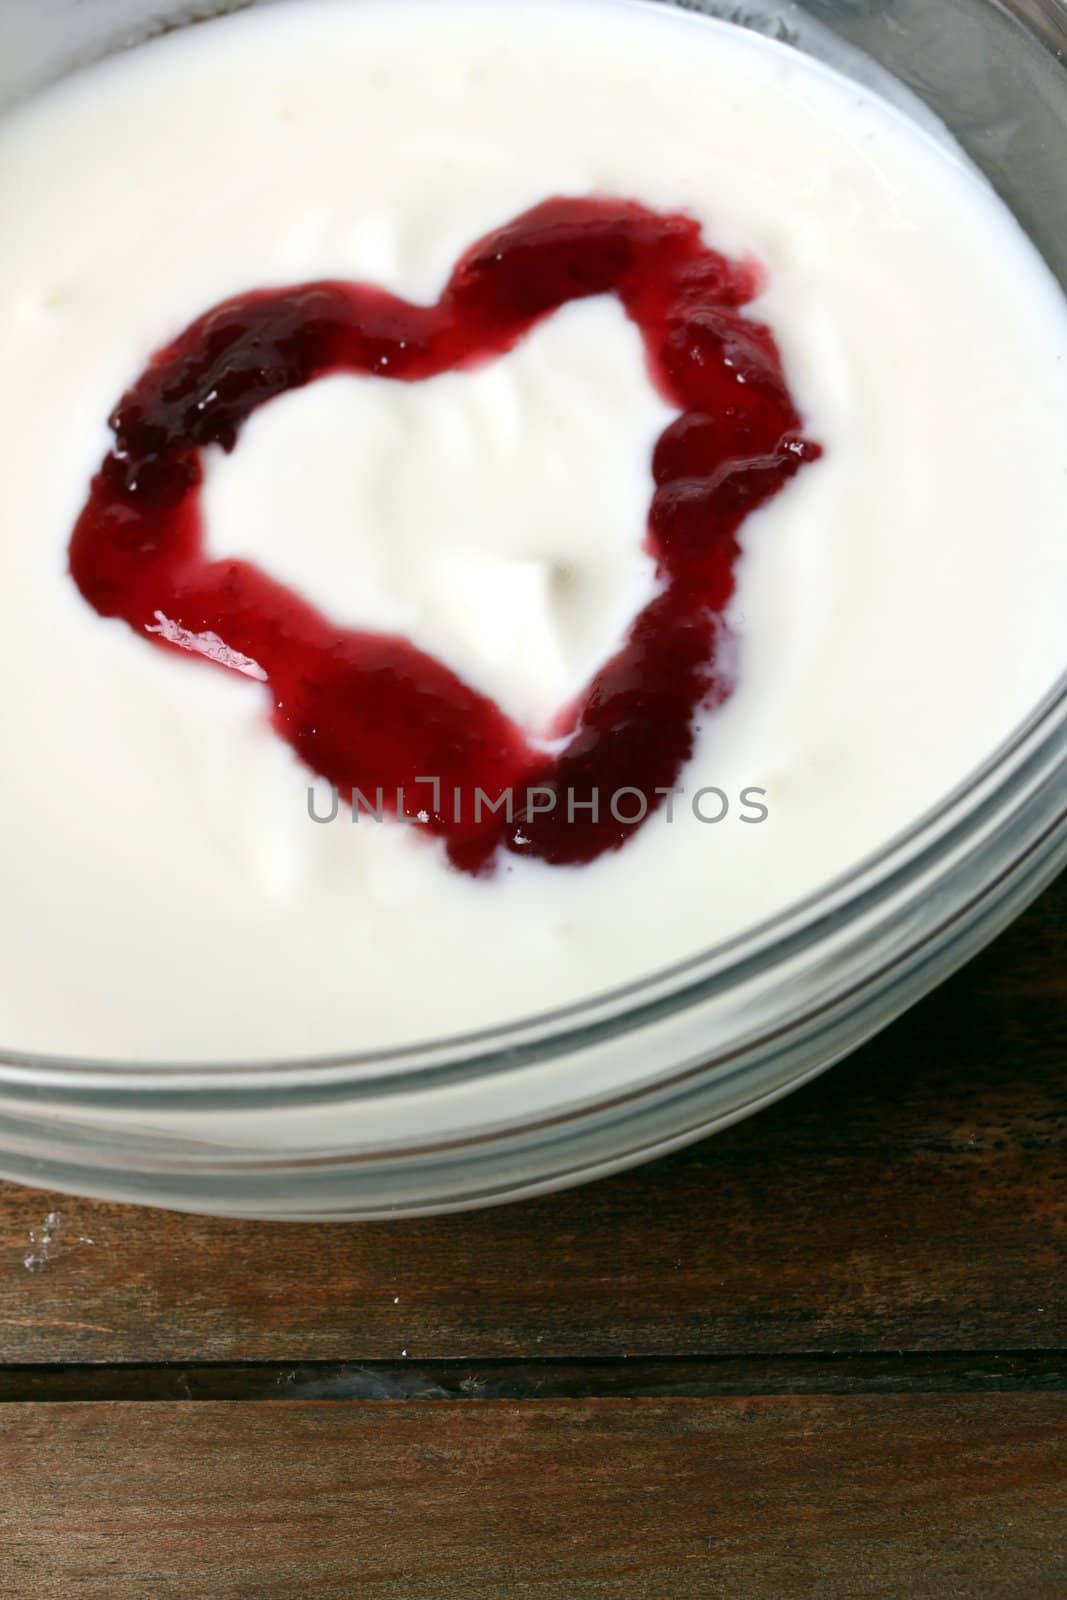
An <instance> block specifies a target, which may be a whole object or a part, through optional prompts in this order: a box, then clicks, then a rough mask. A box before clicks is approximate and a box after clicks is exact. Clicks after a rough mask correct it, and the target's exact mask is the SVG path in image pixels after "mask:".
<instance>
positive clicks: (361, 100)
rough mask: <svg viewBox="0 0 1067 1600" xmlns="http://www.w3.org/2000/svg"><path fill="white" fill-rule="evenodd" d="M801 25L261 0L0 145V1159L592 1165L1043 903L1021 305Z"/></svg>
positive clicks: (792, 1077)
mask: <svg viewBox="0 0 1067 1600" xmlns="http://www.w3.org/2000/svg"><path fill="white" fill-rule="evenodd" d="M56 9H57V14H58V13H59V12H60V11H62V9H63V8H62V7H57V8H56ZM141 9H142V10H143V9H144V8H141ZM972 9H975V8H972ZM977 9H978V10H979V11H981V12H982V13H983V14H984V11H985V8H984V7H978V8H977ZM137 10H138V8H137V7H133V6H131V7H130V8H129V11H130V13H131V16H130V17H129V19H128V20H129V21H133V20H134V17H133V15H132V13H135V12H136V11H137ZM178 20H180V13H179V16H178ZM1002 20H1003V19H1002ZM989 25H990V26H991V27H992V26H993V25H994V24H993V22H992V21H990V24H989ZM997 25H998V26H999V25H1000V24H997ZM1004 25H1005V26H1007V25H1008V24H1007V23H1004ZM26 26H27V27H28V29H29V32H28V34H27V41H28V42H26V43H25V45H24V49H25V59H26V63H27V65H26V79H27V82H32V78H33V70H34V69H33V62H34V60H37V59H39V60H40V61H41V62H42V63H43V62H46V61H47V60H48V59H49V58H48V56H47V53H45V54H42V55H40V56H39V57H35V56H34V48H35V47H34V46H33V39H34V38H37V37H39V25H38V24H32V23H27V24H26ZM15 27H16V32H15V35H14V38H15V40H16V43H17V42H18V39H19V34H18V31H17V29H18V22H17V16H16V23H15ZM35 27H36V28H38V33H35V31H34V29H35ZM805 27H806V28H807V31H806V32H804V31H803V30H802V37H801V38H800V39H799V40H798V41H796V43H800V44H802V45H805V46H807V47H808V48H809V49H810V48H814V49H816V50H820V49H821V51H822V53H824V54H828V55H829V56H830V57H831V58H832V60H833V69H831V67H828V66H827V65H825V64H823V63H821V62H818V61H816V60H814V59H812V57H811V56H810V55H808V54H806V53H805V51H804V49H798V48H795V47H794V46H793V45H791V44H788V43H784V42H781V41H775V40H768V39H767V38H765V37H763V36H761V35H758V34H755V33H752V32H751V31H747V30H744V29H742V28H739V27H737V26H735V25H732V24H729V23H727V22H724V21H720V20H717V19H712V18H709V17H705V16H695V15H692V14H689V13H682V12H680V11H678V10H677V9H676V8H674V7H671V6H664V5H653V4H649V3H647V0H646V3H627V0H581V3H580V4H577V5H575V4H569V5H563V4H562V3H560V4H557V3H555V0H550V3H549V4H538V5H536V6H534V5H533V4H530V3H524V0H517V3H515V4H509V5H490V4H488V3H484V0H460V3H457V4H455V5H450V6H449V7H447V8H443V7H441V6H439V5H430V4H426V3H424V0H402V3H400V4H395V3H394V4H389V5H386V4H384V3H382V0H282V3H279V4H277V5H273V4H265V5H261V6H256V7H254V8H252V10H251V11H247V12H245V11H242V12H241V13H240V14H239V15H235V16H233V17H227V18H223V19H220V20H217V21H212V22H210V23H205V24H203V25H201V26H197V27H190V28H185V29H178V30H176V31H173V32H171V33H169V34H168V36H167V37H166V38H164V39H161V40H156V41H153V42H150V43H146V44H142V45H141V46H139V47H138V48H136V49H133V50H130V51H123V52H121V53H118V54H114V55H111V56H110V57H109V58H108V59H107V60H105V61H103V62H101V63H98V64H96V65H93V66H89V67H86V68H84V70H82V71H80V72H78V73H76V74H74V75H73V76H69V77H65V78H64V79H63V81H61V82H59V83H57V84H54V85H51V86H49V87H47V88H42V89H41V90H40V92H38V93H35V94H30V95H28V96H26V97H25V98H24V99H23V101H22V102H21V103H20V104H19V105H16V106H14V107H13V108H12V109H11V110H10V111H9V112H8V113H7V115H6V118H5V119H4V121H3V123H2V125H0V202H2V203H3V204H4V206H5V208H11V209H12V210H13V211H14V214H15V215H16V217H17V225H16V226H15V228H14V229H13V231H12V237H11V245H10V248H9V249H8V250H7V251H6V252H5V260H4V263H3V265H2V267H0V342H2V345H3V348H4V350H5V354H6V356H7V361H6V363H5V367H6V370H8V371H10V372H14V373H17V374H18V382H17V384H12V385H11V386H10V387H9V388H8V391H7V393H6V395H5V396H2V397H0V406H2V407H5V408H6V417H5V424H6V433H7V437H8V439H9V440H10V441H11V442H12V447H11V450H10V454H9V460H8V464H7V469H6V471H5V475H4V480H3V483H2V484H0V508H2V511H3V517H2V525H3V527H4V529H5V533H4V536H3V539H2V541H0V562H2V563H3V570H4V577H5V585H4V587H5V593H6V596H7V600H6V604H7V608H8V620H7V625H6V627H5V630H4V635H3V650H4V652H5V657H6V668H7V670H6V672H5V675H4V676H5V681H6V682H7V683H8V686H9V690H8V694H9V700H8V706H7V720H8V728H9V744H10V748H11V749H12V750H13V751H16V752H18V758H17V759H15V760H13V761H12V763H11V771H10V772H9V774H8V775H7V778H6V781H5V785H4V791H3V802H2V803H3V808H4V822H5V837H6V839H7V840H8V847H7V849H6V850H5V852H4V854H3V858H2V869H0V870H2V875H3V888H4V903H5V906H6V907H7V908H8V912H9V915H8V919H7V922H6V931H5V934H4V945H3V950H2V960H0V975H2V976H0V1040H2V1042H3V1045H4V1048H5V1051H6V1057H5V1062H4V1065H3V1068H2V1070H0V1112H2V1114H3V1116H4V1119H5V1123H6V1127H7V1128H8V1129H9V1130H10V1131H9V1133H8V1134H7V1135H6V1136H5V1137H4V1138H3V1139H0V1144H3V1145H4V1147H5V1149H6V1150H8V1151H9V1152H10V1154H9V1155H7V1156H6V1158H5V1167H6V1170H9V1171H11V1172H14V1173H19V1174H23V1173H24V1172H25V1171H26V1170H27V1169H26V1165H25V1163H26V1162H29V1161H30V1160H32V1161H35V1162H38V1163H39V1162H40V1161H41V1160H46V1161H47V1160H52V1161H53V1162H54V1166H53V1167H51V1168H50V1169H49V1177H50V1178H51V1179H52V1181H56V1182H59V1183H64V1182H67V1183H70V1184H72V1185H73V1186H75V1187H82V1188H91V1189H94V1190H99V1191H100V1192H106V1193H119V1194H132V1195H144V1196H152V1197H155V1198H159V1199H162V1200H164V1201H167V1202H169V1203H175V1204H188V1205H203V1206H207V1207H210V1208H216V1209H238V1210H250V1211H253V1212H272V1213H274V1214H297V1213H302V1212H305V1211H309V1212H314V1213H315V1214H332V1213H337V1214H351V1213H355V1214H367V1213H370V1212H378V1211H388V1210H395V1209H397V1208H399V1207H412V1206H415V1207H429V1206H436V1205H450V1204H467V1203H476V1202H478V1201H479V1200H482V1199H486V1198H491V1197H495V1196H499V1195H501V1194H509V1193H514V1192H521V1191H525V1190H528V1189H530V1188H531V1187H535V1186H538V1185H541V1184H544V1183H552V1182H558V1181H563V1180H564V1179H569V1178H573V1177H576V1176H580V1175H586V1174H588V1173H589V1172H591V1171H593V1170H603V1169H605V1168H607V1167H608V1166H610V1165H612V1164H616V1163H618V1162H620V1161H624V1160H628V1159H635V1158H636V1157H637V1156H638V1155H639V1154H645V1153H651V1152H652V1151H653V1150H655V1149H659V1148H664V1147H666V1146H668V1145H669V1144H670V1143H672V1142H677V1141H678V1140H680V1139H683V1138H686V1137H692V1136H694V1135H695V1134H696V1133H697V1132H700V1131H703V1130H705V1129H706V1128H707V1127H709V1126H713V1125H715V1124H716V1123H718V1122H721V1121H722V1120H724V1119H725V1118H727V1117H729V1116H732V1115H736V1114H739V1113H740V1112H741V1111H742V1110H745V1109H749V1108H751V1106H753V1105H754V1104H756V1103H758V1102H759V1101H760V1100H761V1099H763V1098H766V1097H767V1096H769V1095H773V1094H776V1093H780V1092H782V1090H783V1089H784V1088H786V1087H788V1086H789V1084H790V1083H792V1082H796V1081H799V1080H800V1079H801V1078H802V1077H803V1076H805V1075H809V1074H810V1073H811V1072H812V1071H815V1070H818V1069H819V1068H820V1067H821V1066H824V1065H826V1064H827V1063H828V1062H829V1061H831V1060H832V1059H834V1058H835V1057H836V1056H837V1055H839V1054H840V1053H841V1052H842V1051H843V1050H844V1049H847V1048H849V1047H850V1046H851V1045H852V1044H854V1043H856V1042H858V1040H859V1039H860V1038H862V1037H864V1036H865V1035H866V1034H867V1033H869V1032H870V1031H872V1029H873V1028H874V1027H876V1026H878V1025H880V1024H881V1023H883V1022H884V1021H886V1020H888V1019H889V1017H890V1016H891V1015H893V1014H894V1012H895V1011H896V1010H899V1009H900V1007H901V1006H902V1005H903V1004H906V1003H907V1001H908V1000H909V999H912V998H914V997H915V995H917V994H918V993H919V992H921V991H922V989H923V988H924V987H928V986H929V985H930V983H932V982H934V981H936V979H937V977H938V976H939V975H940V974H941V973H942V972H943V971H945V970H948V968H949V967H950V966H951V965H952V964H954V963H957V962H958V961H959V960H961V959H963V958H964V957H965V956H966V954H967V953H968V951H969V950H970V949H972V948H974V947H976V945H977V943H978V942H980V940H981V939H982V938H985V937H988V936H989V934H990V933H991V932H992V931H995V928H996V927H997V926H999V924H1000V923H1001V922H1002V921H1003V920H1004V919H1005V917H1006V916H1007V915H1009V914H1010V912H1011V911H1012V910H1013V909H1015V908H1016V907H1017V906H1018V905H1019V904H1020V903H1022V901H1023V899H1024V898H1025V897H1026V896H1027V895H1028V894H1032V893H1033V892H1034V891H1035V889H1036V888H1037V887H1039V886H1040V883H1041V882H1043V881H1044V880H1045V879H1046V878H1047V877H1048V875H1049V874H1050V873H1051V872H1052V871H1053V870H1054V869H1055V865H1056V863H1057V860H1058V859H1059V855H1058V852H1059V851H1060V848H1061V843H1062V840H1061V835H1060V832H1059V814H1060V809H1061V800H1060V798H1059V791H1058V789H1057V784H1056V774H1057V772H1058V770H1059V766H1058V764H1059V762H1060V761H1061V759H1062V750H1061V747H1060V744H1059V742H1058V740H1059V738H1060V733H1061V731H1062V730H1061V722H1060V720H1059V719H1060V717H1061V707H1060V706H1059V702H1058V700H1057V698H1056V696H1057V684H1058V682H1059V680H1060V678H1061V676H1062V673H1063V670H1064V666H1065V659H1067V637H1065V629H1064V626H1063V617H1064V603H1065V600H1067V540H1065V538H1064V534H1063V528H1064V521H1065V519H1064V510H1065V508H1067V432H1065V430H1064V428H1063V419H1064V417H1065V415H1067V360H1065V359H1064V358H1065V354H1067V303H1065V301H1064V297H1063V294H1062V290H1061V289H1060V287H1059V284H1058V283H1057V281H1056V279H1055V276H1054V274H1053V272H1052V271H1051V270H1050V267H1049V265H1048V264H1047V263H1046V261H1045V260H1044V259H1042V255H1041V253H1040V252H1039V250H1038V248H1037V247H1036V245H1035V244H1034V243H1033V242H1031V239H1030V238H1029V237H1028V236H1027V231H1026V230H1025V229H1024V228H1023V227H1022V226H1020V223H1019V222H1018V221H1017V220H1016V219H1015V217H1014V216H1013V215H1012V212H1011V211H1010V210H1009V208H1008V206H1007V205H1006V204H1005V203H1004V202H1003V201H1002V200H1001V199H1000V198H998V196H997V194H996V192H995V191H994V189H993V188H992V187H991V186H990V185H989V184H988V183H987V182H986V181H985V179H984V178H983V176H982V175H981V173H980V172H979V170H978V169H977V168H976V167H975V166H974V165H973V163H972V162H971V161H970V160H969V159H968V156H967V154H965V152H964V151H963V150H962V149H961V147H960V145H959V144H958V143H957V142H956V141H955V139H954V138H953V137H952V135H951V134H950V132H949V131H948V129H947V128H946V127H945V126H944V124H943V123H942V122H941V121H939V120H938V118H937V117H936V116H933V115H931V114H930V112H929V111H928V110H927V109H926V108H925V107H923V106H922V105H921V104H919V103H918V102H917V101H915V100H914V99H913V98H912V96H911V95H910V94H909V93H908V92H907V91H906V90H905V89H904V88H902V87H900V85H899V84H897V83H895V82H894V81H893V80H892V79H888V78H885V77H884V76H882V75H880V74H879V73H878V71H877V69H876V68H874V67H873V66H872V65H871V63H870V62H869V61H864V60H861V59H859V58H855V57H853V56H850V55H849V54H848V52H847V51H843V50H842V48H841V47H840V45H839V44H834V42H833V41H832V39H830V38H829V36H827V35H824V34H823V33H822V32H821V31H820V29H819V28H818V27H817V26H815V25H810V26H808V25H807V24H805ZM31 36H32V37H31ZM1012 38H1013V39H1014V38H1015V35H1012ZM97 42H98V43H99V42H100V41H97ZM1016 45H1017V48H1018V49H1019V50H1020V51H1024V52H1032V60H1033V61H1034V63H1035V66H1034V70H1035V71H1037V70H1038V66H1037V65H1036V63H1039V64H1040V68H1041V70H1042V71H1044V70H1048V71H1049V72H1052V71H1053V70H1054V64H1053V63H1052V62H1051V60H1050V59H1048V58H1046V57H1045V56H1044V55H1043V54H1042V53H1041V51H1040V48H1039V46H1038V45H1037V44H1036V43H1035V41H1033V40H1032V39H1030V38H1028V37H1027V36H1026V35H1024V34H1022V33H1021V32H1020V33H1019V35H1018V39H1017V41H1016ZM1026 59H1027V60H1028V61H1029V60H1030V59H1031V56H1030V55H1027V56H1026ZM841 67H843V68H845V69H847V70H848V71H850V72H852V73H853V74H855V73H859V75H860V78H861V79H866V80H867V81H866V82H859V83H858V82H857V79H856V77H855V76H846V75H844V73H842V72H841V71H839V70H837V68H841ZM1042 81H1044V80H1042ZM23 87H25V85H23ZM196 108H210V109H209V112H206V113H205V114H203V115H199V114H197V111H196ZM1050 114H1051V113H1050ZM972 153H974V152H972ZM75 175H76V181H75ZM16 208H17V209H16ZM1027 221H1028V222H1029V219H1027ZM1031 231H1032V230H1031ZM1042 243H1044V241H1042ZM42 1096H44V1098H45V1101H46V1102H47V1105H46V1107H45V1109H44V1110H43V1111H42V1101H41V1097H42ZM72 1147H73V1148H74V1150H75V1151H76V1153H75V1154H73V1155H72ZM37 1170H39V1169H37Z"/></svg>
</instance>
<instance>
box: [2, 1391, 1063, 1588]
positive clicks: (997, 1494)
mask: <svg viewBox="0 0 1067 1600" xmlns="http://www.w3.org/2000/svg"><path fill="white" fill-rule="evenodd" d="M0 1470H2V1472H3V1476H4V1482H5V1486H6V1490H5V1498H4V1502H3V1504H2V1505H0V1559H2V1561H3V1569H4V1581H3V1594H4V1597H5V1600H190V1597H191V1596H195V1597H196V1600H307V1597H308V1596H309V1595H314V1596H315V1597H316V1600H352V1597H353V1596H355V1595H362V1594H368V1595H381V1596H383V1597H388V1600H459V1597H462V1600H505V1597H506V1600H521V1597H522V1596H526V1595H529V1596H533V1595H536V1596H537V1597H538V1600H593V1597H598V1600H599V1597H604V1600H607V1597H608V1596H610V1597H611V1600H651V1597H655V1600H659V1597H664V1600H666V1597H670V1600H690V1597H693V1600H696V1597H700V1600H708V1597H709V1596H725V1597H729V1600H740V1597H743V1600H785V1597H791V1596H812V1595H818V1596H819V1600H861V1597H862V1600H883V1597H884V1600H900V1597H901V1596H902V1595H904V1594H906V1595H907V1596H908V1600H949V1597H952V1600H1063V1596H1064V1595H1067V1504H1065V1499H1064V1484H1065V1481H1067V1397H1063V1396H1061V1397H1056V1396H1049V1395H1040V1396H1037V1395H1031V1396H1022V1397H1015V1398H1013V1399H1012V1400H1010V1401H1008V1400H1005V1399H1004V1398H1002V1397H996V1396H970V1397H957V1398H954V1399H936V1398H929V1397H926V1398H922V1399H910V1398H898V1399H867V1400H842V1399H826V1398H824V1399H805V1400H778V1399H763V1400H743V1399H735V1400H711V1401H698V1400H672V1401H665V1402H663V1401H630V1402H619V1401H611V1400H601V1401H592V1402H572V1403H570V1404H565V1405H559V1404H524V1405H509V1404H493V1403H490V1404H477V1403H475V1404H469V1405H463V1404H458V1405H455V1406H432V1405H430V1406H427V1405H420V1404H418V1403H416V1402H411V1403H406V1404H399V1405H380V1406H361V1405H288V1406H272V1405H254V1404H248V1405H236V1406H227V1405H219V1406H215V1405H195V1406H157V1407H139V1406H128V1405H114V1406H110V1405H107V1406H104V1405H98V1406H72V1407H55V1406H48V1407H36V1406H21V1407H2V1408H0Z"/></svg>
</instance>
